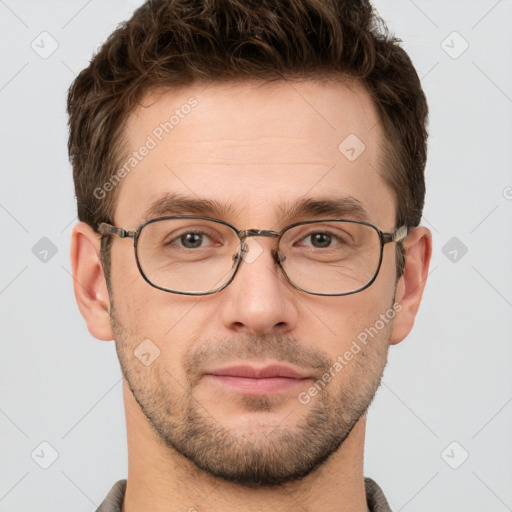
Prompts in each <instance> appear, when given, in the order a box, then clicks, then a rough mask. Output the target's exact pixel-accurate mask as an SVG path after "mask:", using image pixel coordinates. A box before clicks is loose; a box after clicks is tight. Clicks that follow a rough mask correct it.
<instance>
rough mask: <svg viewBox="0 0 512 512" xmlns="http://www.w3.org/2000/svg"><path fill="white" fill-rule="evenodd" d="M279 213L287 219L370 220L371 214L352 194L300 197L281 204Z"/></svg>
mask: <svg viewBox="0 0 512 512" xmlns="http://www.w3.org/2000/svg"><path fill="white" fill-rule="evenodd" d="M279 213H280V214H281V216H282V217H284V219H286V220H287V221H294V220H297V219H299V218H301V217H306V218H308V219H309V218H321V217H335V218H349V219H352V220H361V221H368V220H369V215H368V213H367V211H366V210H365V208H364V207H363V205H362V204H361V202H360V201H359V200H358V199H356V198H355V197H352V196H341V197H335V198H332V197H326V198H319V199H307V198H303V199H299V200H297V201H296V202H295V203H294V204H285V205H281V206H279Z"/></svg>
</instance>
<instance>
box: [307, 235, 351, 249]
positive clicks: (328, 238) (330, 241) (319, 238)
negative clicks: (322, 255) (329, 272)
mask: <svg viewBox="0 0 512 512" xmlns="http://www.w3.org/2000/svg"><path fill="white" fill-rule="evenodd" d="M347 243H348V240H347V236H346V235H343V233H342V232H337V233H336V234H334V233H332V232H330V231H314V232H312V233H309V234H308V235H306V236H305V237H303V238H302V240H301V241H300V243H299V245H303V246H306V247H311V248H314V249H327V248H333V247H338V248H341V247H343V246H345V245H346V244H347Z"/></svg>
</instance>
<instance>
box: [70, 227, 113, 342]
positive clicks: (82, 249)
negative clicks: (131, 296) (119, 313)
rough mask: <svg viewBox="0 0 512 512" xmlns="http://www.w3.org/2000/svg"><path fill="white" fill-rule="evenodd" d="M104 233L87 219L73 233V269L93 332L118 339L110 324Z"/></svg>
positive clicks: (80, 303)
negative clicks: (102, 250) (102, 256)
mask: <svg viewBox="0 0 512 512" xmlns="http://www.w3.org/2000/svg"><path fill="white" fill-rule="evenodd" d="M100 244H101V238H100V236H99V235H98V234H97V233H95V232H94V230H93V229H92V228H91V227H90V226H89V225H87V224H85V223H84V222H79V223H78V224H77V225H76V226H75V227H74V228H73V232H72V234H71V269H72V272H73V288H74V290H75V298H76V302H77V304H78V307H79V309H80V312H81V313H82V316H83V317H84V319H85V321H86V323H87V327H88V329H89V332H90V333H91V334H92V335H93V336H94V337H95V338H97V339H99V340H104V341H108V340H112V339H113V338H114V336H113V334H112V329H111V327H110V314H109V308H110V301H109V297H108V290H107V283H106V281H105V276H104V274H103V267H102V265H101V260H100V256H99V255H100Z"/></svg>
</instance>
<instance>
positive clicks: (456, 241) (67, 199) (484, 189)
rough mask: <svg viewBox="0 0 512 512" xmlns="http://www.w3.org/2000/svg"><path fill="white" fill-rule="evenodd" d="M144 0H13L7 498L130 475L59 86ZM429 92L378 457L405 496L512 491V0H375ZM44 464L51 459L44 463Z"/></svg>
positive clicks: (3, 459)
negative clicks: (412, 312) (415, 264)
mask: <svg viewBox="0 0 512 512" xmlns="http://www.w3.org/2000/svg"><path fill="white" fill-rule="evenodd" d="M140 3H141V2H140V1H135V0H88V1H86V0H46V1H41V0H38V1H35V0H34V1H29V0H0V34H1V36H0V37H1V47H0V56H1V66H0V130H1V131H0V144H1V146H0V147H1V152H0V169H1V183H0V226H1V235H2V238H1V247H2V249H1V251H0V258H1V272H0V311H1V312H0V315H1V317H0V319H1V320H0V343H1V352H0V511H2V512H7V511H9V512H20V511H23V512H24V511H32V510H38V511H41V512H65V511H71V510H73V511H83V512H93V511H95V509H96V507H97V505H99V503H100V502H101V501H102V500H103V498H104V496H105V495H106V493H107V492H108V491H109V490H110V487H111V486H112V484H113V483H114V482H115V481H117V480H118V479H121V478H125V477H126V475H127V452H126V431H125V420H124V412H123V404H122V395H121V374H120V369H119V364H118V361H117V358H116V355H115V350H114V344H113V343H109V342H100V341H96V340H95V339H93V338H92V337H91V336H90V334H89V333H88V331H87V329H86V327H85V323H84V321H83V319H82V317H81V316H80V314H79V311H78V308H77V306H76V304H75V300H74V296H73V291H72V278H71V276H70V262H69V236H70V232H71V229H72V225H73V224H74V222H76V206H75V200H74V192H73V185H72V178H71V168H70V165H69V162H68V159H67V148H66V142H67V125H66V123H67V117H66V114H65V99H66V91H67V88H68V87H69V85H70V83H71V81H72V80H73V78H74V77H75V75H76V74H77V73H78V72H79V71H80V70H81V69H82V68H83V67H85V66H86V65H87V63H88V61H89V59H90V58H91V55H92V53H93V51H95V50H96V49H97V48H98V46H99V45H100V44H101V43H102V42H103V41H104V40H105V38H106V36H107V35H108V34H109V33H110V32H111V31H112V30H113V29H114V28H115V26H116V25H117V23H119V22H120V21H122V20H124V19H126V18H128V17H129V15H130V14H131V12H132V11H133V9H134V8H136V7H137V6H138V5H140ZM376 7H377V9H378V10H379V12H380V14H381V15H382V17H383V18H384V19H385V20H386V21H387V23H388V25H389V27H390V29H391V30H392V31H394V32H395V33H396V34H397V35H398V36H399V37H400V38H401V39H402V40H403V45H404V47H405V48H406V50H407V51H408V52H409V54H410V55H411V57H412V59H413V61H414V64H415V66H416V68H417V70H418V74H419V76H420V77H421V79H422V83H423V87H424V90H425V92H426V94H427V97H428V100H429V104H430V143H429V159H428V165H427V171H426V178H427V189H428V191H427V201H426V207H425V215H424V219H423V224H424V225H426V226H428V227H429V228H430V229H431V230H432V232H433V235H434V255H433V261H432V266H431V273H430V276H429V282H428V284H427V287H426V291H425V295H424V300H423V304H422V307H421V310H420V313H419V315H418V318H417V322H416V325H415V327H414V330H413V332H412V334H411V335H410V336H409V337H408V339H407V340H406V341H405V342H403V343H402V344H400V345H399V346H397V347H393V348H392V349H391V353H390V360H389V365H388V367H387V369H386V372H385V378H384V382H383V385H382V387H381V389H380V390H379V392H378V396H377V399H376V400H375V402H374V404H373V405H372V407H371V410H370V414H369V420H368V435H367V445H366V455H365V474H366V475H367V476H371V477H372V478H374V479H375V480H376V481H377V482H378V483H379V484H380V485H381V486H382V487H383V489H384V491H385V494H386V495H387V497H388V499H389V501H390V504H391V506H392V509H393V510H394V511H402V510H403V511H406V512H412V511H414V512H427V511H436V512H448V511H459V510H464V511H466V512H477V511H478V512H482V511H485V512H505V511H506V510H512V435H511V433H512V378H511V369H512V345H511V341H512V314H511V313H512V236H511V227H512V172H511V164H512V149H511V148H512V115H511V114H512V65H511V62H512V51H511V50H512V35H511V32H512V31H511V29H510V27H511V25H512V2H511V1H510V0H501V1H496V0H479V1H475V0H473V1H468V0H449V1H446V0H443V1H440V0H439V1H430V0H429V1H427V0H414V1H413V0H387V1H384V0H380V1H378V2H376ZM44 466H48V467H47V468H46V469H45V468H44Z"/></svg>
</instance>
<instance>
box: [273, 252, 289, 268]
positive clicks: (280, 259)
mask: <svg viewBox="0 0 512 512" xmlns="http://www.w3.org/2000/svg"><path fill="white" fill-rule="evenodd" d="M272 256H273V257H274V261H275V262H276V263H277V264H278V265H279V266H281V263H284V262H285V260H286V256H285V255H284V254H283V253H282V252H280V251H272Z"/></svg>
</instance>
